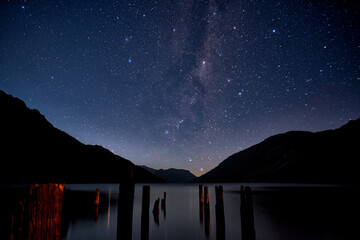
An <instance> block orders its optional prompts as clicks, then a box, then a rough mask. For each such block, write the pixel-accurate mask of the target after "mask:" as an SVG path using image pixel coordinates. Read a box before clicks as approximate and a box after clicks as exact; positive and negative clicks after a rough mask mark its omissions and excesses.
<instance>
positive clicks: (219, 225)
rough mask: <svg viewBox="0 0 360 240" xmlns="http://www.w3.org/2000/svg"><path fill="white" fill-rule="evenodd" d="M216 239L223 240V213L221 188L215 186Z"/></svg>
mask: <svg viewBox="0 0 360 240" xmlns="http://www.w3.org/2000/svg"><path fill="white" fill-rule="evenodd" d="M215 196H216V204H215V213H216V239H218V240H219V239H225V213H224V198H223V186H222V185H220V186H215Z"/></svg>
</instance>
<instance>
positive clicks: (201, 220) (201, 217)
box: [199, 185, 204, 223]
mask: <svg viewBox="0 0 360 240" xmlns="http://www.w3.org/2000/svg"><path fill="white" fill-rule="evenodd" d="M199 213H200V223H202V222H203V218H204V195H203V186H202V185H199Z"/></svg>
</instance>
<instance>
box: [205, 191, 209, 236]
mask: <svg viewBox="0 0 360 240" xmlns="http://www.w3.org/2000/svg"><path fill="white" fill-rule="evenodd" d="M204 200H205V204H204V205H205V236H206V237H209V233H210V202H209V191H208V186H205V188H204Z"/></svg>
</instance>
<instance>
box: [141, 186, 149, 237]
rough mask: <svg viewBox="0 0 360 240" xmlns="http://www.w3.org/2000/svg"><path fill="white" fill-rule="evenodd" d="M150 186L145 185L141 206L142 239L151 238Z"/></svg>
mask: <svg viewBox="0 0 360 240" xmlns="http://www.w3.org/2000/svg"><path fill="white" fill-rule="evenodd" d="M149 208H150V186H144V187H143V195H142V207H141V239H142V240H143V239H149Z"/></svg>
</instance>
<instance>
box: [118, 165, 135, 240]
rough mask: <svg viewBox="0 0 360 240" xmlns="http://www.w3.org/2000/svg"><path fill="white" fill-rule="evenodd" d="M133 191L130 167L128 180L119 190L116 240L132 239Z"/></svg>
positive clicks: (132, 173) (132, 174)
mask: <svg viewBox="0 0 360 240" xmlns="http://www.w3.org/2000/svg"><path fill="white" fill-rule="evenodd" d="M134 191H135V182H134V170H133V168H132V167H131V168H130V171H129V176H128V178H126V180H125V181H124V182H122V183H121V184H120V189H119V201H118V222H117V239H125V240H131V239H132V219H133V207H134Z"/></svg>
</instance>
